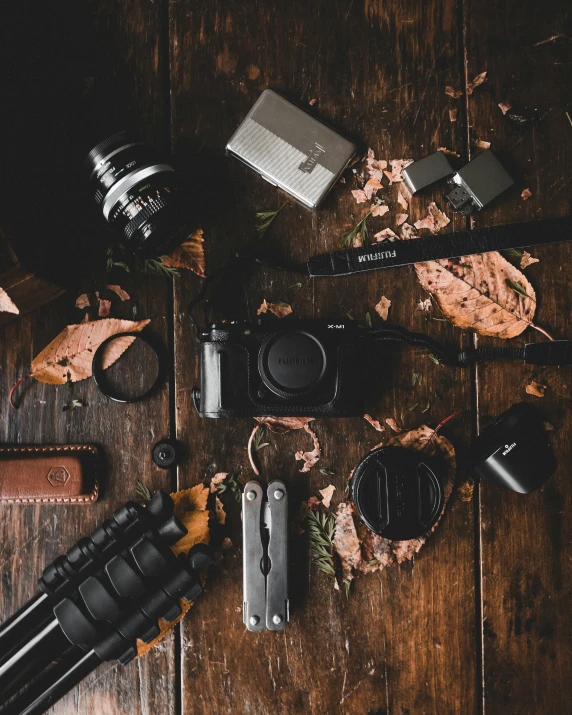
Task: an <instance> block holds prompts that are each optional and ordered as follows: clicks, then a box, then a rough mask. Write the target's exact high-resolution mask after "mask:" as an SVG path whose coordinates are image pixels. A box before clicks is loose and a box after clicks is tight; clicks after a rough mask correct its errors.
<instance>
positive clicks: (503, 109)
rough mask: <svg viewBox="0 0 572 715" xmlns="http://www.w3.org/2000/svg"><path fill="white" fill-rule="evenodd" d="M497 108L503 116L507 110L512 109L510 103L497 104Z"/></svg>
mask: <svg viewBox="0 0 572 715" xmlns="http://www.w3.org/2000/svg"><path fill="white" fill-rule="evenodd" d="M498 106H499V107H500V110H501V112H502V113H503V114H506V113H507V112H508V110H509V109H512V104H511V103H510V102H499V105H498Z"/></svg>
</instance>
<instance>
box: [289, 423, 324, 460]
mask: <svg viewBox="0 0 572 715" xmlns="http://www.w3.org/2000/svg"><path fill="white" fill-rule="evenodd" d="M304 429H305V430H306V432H307V433H308V434H309V435H310V437H311V438H312V440H313V442H314V449H313V450H312V451H311V452H302V451H301V450H300V451H298V452H296V454H295V459H296V460H297V461H303V462H304V465H303V467H302V469H300V472H309V471H310V469H311V468H312V467H313V466H314V465H315V464H316V463H317V462H318V460H319V459H320V456H321V454H322V450H321V448H320V442H319V441H318V437H317V436H316V433H315V432H314V430H313V429H312V428H311V427H309V426H308V424H307V423H306V424H305V425H304Z"/></svg>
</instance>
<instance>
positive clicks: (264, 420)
mask: <svg viewBox="0 0 572 715" xmlns="http://www.w3.org/2000/svg"><path fill="white" fill-rule="evenodd" d="M254 419H255V420H256V421H257V422H258V423H259V424H261V425H266V427H268V429H269V430H270V431H271V432H276V433H277V434H285V433H286V432H290V430H297V429H303V428H304V427H306V425H307V424H308V423H309V422H312V421H313V420H314V418H313V417H255V418H254Z"/></svg>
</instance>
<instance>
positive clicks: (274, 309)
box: [256, 299, 292, 318]
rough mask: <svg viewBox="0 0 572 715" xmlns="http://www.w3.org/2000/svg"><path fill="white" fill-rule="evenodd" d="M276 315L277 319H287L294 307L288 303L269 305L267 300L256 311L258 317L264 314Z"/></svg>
mask: <svg viewBox="0 0 572 715" xmlns="http://www.w3.org/2000/svg"><path fill="white" fill-rule="evenodd" d="M268 312H270V313H274V315H275V316H276V317H277V318H285V317H286V316H287V315H290V314H291V313H292V306H291V305H288V303H268V301H267V300H266V299H264V300H263V301H262V304H261V306H260V308H259V309H258V310H257V311H256V315H262V314H263V313H268Z"/></svg>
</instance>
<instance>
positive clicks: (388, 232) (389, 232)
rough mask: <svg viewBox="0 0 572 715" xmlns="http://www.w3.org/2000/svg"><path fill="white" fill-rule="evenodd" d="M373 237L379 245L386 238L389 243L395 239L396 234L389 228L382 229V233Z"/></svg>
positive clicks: (379, 232)
mask: <svg viewBox="0 0 572 715" xmlns="http://www.w3.org/2000/svg"><path fill="white" fill-rule="evenodd" d="M373 237H374V238H375V240H376V241H377V242H378V243H379V242H380V241H385V239H386V238H387V239H389V240H390V241H394V240H395V239H396V238H397V234H396V233H395V231H392V230H391V229H390V228H384V229H383V230H382V231H378V232H377V233H375V234H374V235H373Z"/></svg>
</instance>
